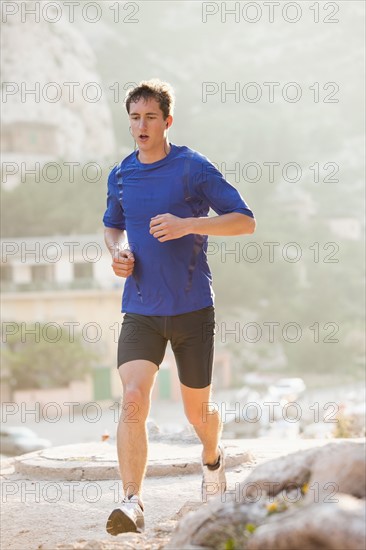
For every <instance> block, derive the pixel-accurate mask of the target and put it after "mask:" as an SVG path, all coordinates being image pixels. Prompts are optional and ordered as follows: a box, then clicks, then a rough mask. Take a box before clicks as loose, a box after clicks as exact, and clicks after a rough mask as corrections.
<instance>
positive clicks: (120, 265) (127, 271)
mask: <svg viewBox="0 0 366 550" xmlns="http://www.w3.org/2000/svg"><path fill="white" fill-rule="evenodd" d="M134 264H135V257H134V255H133V254H132V252H131V250H119V251H118V252H115V254H114V255H113V262H112V269H113V271H114V272H115V274H116V275H117V277H129V276H130V275H132V272H133V268H134Z"/></svg>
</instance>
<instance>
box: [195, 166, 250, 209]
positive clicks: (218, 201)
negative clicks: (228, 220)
mask: <svg viewBox="0 0 366 550" xmlns="http://www.w3.org/2000/svg"><path fill="white" fill-rule="evenodd" d="M198 179H199V180H200V181H199V185H198V191H199V193H200V195H201V196H202V197H203V198H204V199H206V201H207V202H208V204H209V206H210V208H212V210H214V211H215V212H216V214H218V215H222V214H229V213H231V212H239V213H240V214H245V215H246V216H250V217H251V218H254V214H253V212H252V210H251V209H250V208H249V206H248V205H247V203H246V202H245V200H244V198H243V197H242V196H241V194H240V193H239V191H238V190H237V189H235V187H233V186H232V185H231V184H230V183H229V182H228V181H227V180H226V179H225V178H224V176H223V175H222V174H221V172H219V170H217V168H216V167H215V166H214V165H213V164H212V163H211V162H209V161H206V162H204V164H203V165H202V172H201V175H200V177H199V178H198ZM196 181H197V180H196Z"/></svg>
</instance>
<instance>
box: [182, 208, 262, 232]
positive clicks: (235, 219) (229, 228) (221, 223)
mask: <svg viewBox="0 0 366 550" xmlns="http://www.w3.org/2000/svg"><path fill="white" fill-rule="evenodd" d="M188 220H189V226H190V231H189V233H196V234H198V235H216V236H229V235H247V234H252V233H254V231H255V227H256V221H255V219H254V218H251V217H250V216H246V215H245V214H240V213H239V212H231V213H229V214H222V215H221V216H213V217H212V218H188Z"/></svg>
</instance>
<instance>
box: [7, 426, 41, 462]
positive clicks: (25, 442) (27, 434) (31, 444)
mask: <svg viewBox="0 0 366 550" xmlns="http://www.w3.org/2000/svg"><path fill="white" fill-rule="evenodd" d="M47 447H51V442H50V441H49V440H48V439H41V438H40V437H38V435H37V434H36V433H34V432H33V431H32V430H30V429H29V428H25V427H23V426H19V427H18V426H14V427H6V428H5V427H4V426H2V427H1V430H0V452H1V453H2V454H4V455H22V454H24V453H30V452H32V451H38V450H40V449H46V448H47Z"/></svg>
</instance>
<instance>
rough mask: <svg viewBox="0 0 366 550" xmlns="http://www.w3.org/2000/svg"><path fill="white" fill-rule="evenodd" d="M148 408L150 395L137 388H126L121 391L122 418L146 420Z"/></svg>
mask: <svg viewBox="0 0 366 550" xmlns="http://www.w3.org/2000/svg"><path fill="white" fill-rule="evenodd" d="M149 408H150V395H149V393H148V392H146V391H144V390H143V389H142V388H139V387H138V386H127V387H125V388H124V389H123V398H122V409H123V414H122V416H123V417H124V418H125V419H126V418H129V419H130V421H131V422H132V421H133V420H134V419H142V418H146V417H147V415H148V413H149Z"/></svg>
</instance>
